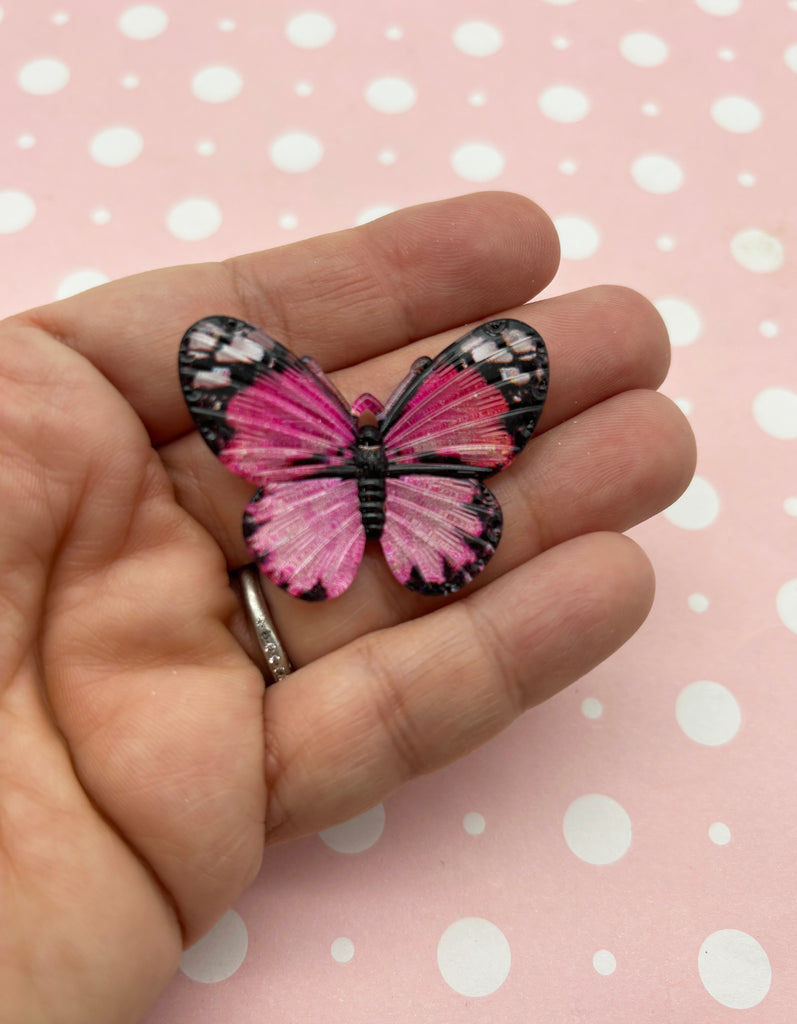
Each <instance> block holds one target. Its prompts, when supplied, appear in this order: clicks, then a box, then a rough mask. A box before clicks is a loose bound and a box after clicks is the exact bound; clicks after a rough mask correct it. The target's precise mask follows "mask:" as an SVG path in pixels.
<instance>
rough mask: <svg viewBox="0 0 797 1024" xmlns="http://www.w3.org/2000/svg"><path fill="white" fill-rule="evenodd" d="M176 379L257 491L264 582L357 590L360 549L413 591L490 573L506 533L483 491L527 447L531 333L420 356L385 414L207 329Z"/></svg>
mask: <svg viewBox="0 0 797 1024" xmlns="http://www.w3.org/2000/svg"><path fill="white" fill-rule="evenodd" d="M180 376H181V383H182V386H183V391H184V394H185V397H186V401H187V403H188V407H189V409H190V411H191V414H192V416H193V417H194V420H195V422H196V424H197V426H198V428H199V430H200V433H201V434H202V435H203V437H204V438H205V440H206V441H207V443H208V444H209V445H210V447H211V448H212V449H213V451H214V452H215V453H216V454H217V455H218V456H219V458H220V459H221V460H222V462H223V463H224V464H225V465H226V466H227V467H228V468H230V469H231V470H232V471H233V472H235V473H237V474H238V475H239V476H242V477H244V478H245V479H247V480H250V481H252V482H253V483H255V484H257V485H258V486H259V490H258V491H257V492H256V494H255V495H254V497H253V498H252V500H251V501H250V502H249V504H248V506H247V508H246V512H245V514H244V536H245V538H246V540H247V543H248V545H249V547H250V550H251V552H252V554H253V556H254V558H255V560H256V561H257V563H258V565H259V567H260V569H261V571H262V572H264V574H265V575H267V576H268V577H269V578H270V579H271V580H272V581H273V582H274V583H276V584H277V585H278V586H281V587H283V588H284V589H285V590H287V591H288V592H289V593H291V594H294V595H295V596H297V597H302V598H304V599H305V600H323V599H325V598H328V597H336V596H338V595H339V594H340V593H342V592H343V591H344V590H345V589H346V588H347V587H348V586H349V584H350V583H351V581H352V579H353V578H354V575H355V573H356V571H357V567H358V565H359V563H360V560H361V558H362V555H363V551H364V547H365V542H366V541H379V542H380V543H381V546H382V550H383V552H384V555H385V557H386V559H387V562H388V565H389V566H390V569H391V571H392V572H393V574H394V575H395V576H396V578H397V579H398V580H399V582H401V583H403V584H404V586H406V587H407V588H408V589H410V590H413V591H416V592H418V593H422V594H432V595H433V594H449V593H453V592H454V591H456V590H458V589H459V588H460V587H462V586H464V585H465V584H466V583H467V582H469V581H470V580H471V579H472V578H473V577H474V576H475V575H476V574H477V573H478V572H480V571H481V569H482V568H483V567H484V565H486V563H487V561H488V560H489V559H490V557H491V556H492V554H493V552H494V551H495V547H496V546H497V544H498V540H499V538H500V535H501V528H502V517H501V509H500V506H499V505H498V502H497V500H496V499H495V497H494V495H493V494H492V493H491V492H490V491H489V490H488V489H487V488H486V487H485V486H484V484H483V483H482V481H483V479H484V478H485V477H489V476H491V475H492V474H493V473H495V472H496V471H497V470H499V469H501V468H502V467H503V466H505V465H507V464H508V463H509V462H510V461H511V460H512V459H513V458H514V456H515V454H516V453H517V452H518V451H519V450H520V449H521V448H522V447H523V446H524V445H525V443H526V441H527V440H528V438H529V436H530V435H531V432H532V431H533V429H534V426H535V425H536V422H537V419H538V418H539V413H540V411H541V409H542V405H543V403H544V400H545V395H546V392H547V385H548V361H547V353H546V350H545V345H544V343H543V341H542V339H541V338H540V336H539V334H537V332H536V331H534V329H533V328H531V327H529V326H528V325H526V324H523V323H522V322H521V321H517V320H498V321H492V322H490V323H488V324H483V325H481V326H480V327H477V328H476V329H475V330H474V331H471V332H470V333H469V334H467V335H466V336H465V337H464V338H461V339H460V340H459V341H458V342H455V343H454V344H453V345H450V346H449V347H448V348H447V349H445V350H444V351H443V352H441V353H440V355H439V356H437V357H436V358H435V359H429V358H427V357H424V358H422V359H419V360H416V361H415V363H413V365H412V368H411V370H410V372H409V374H408V375H407V377H406V378H405V380H404V381H403V382H402V383H401V384H400V385H399V387H398V388H397V389H396V390H395V391H394V393H393V395H392V396H391V398H390V399H389V400H388V402H387V403H386V405H385V406H384V407H383V406H382V404H381V403H380V402H379V401H378V400H377V399H376V398H374V397H373V396H372V395H369V394H364V395H361V396H360V397H359V398H358V399H357V400H356V401H355V402H354V403H353V404H352V405H351V407H350V408H349V407H347V404H346V403H345V401H344V399H343V398H342V396H341V395H340V394H339V393H338V391H337V390H336V388H335V386H334V385H333V384H332V382H331V381H330V380H329V379H328V378H327V377H326V376H325V375H324V374H323V371H322V370H321V369H320V367H319V366H318V365H317V364H316V363H315V361H314V360H312V359H310V358H307V357H304V358H302V359H299V358H297V357H296V356H294V355H293V353H291V352H290V351H289V350H288V349H286V348H285V347H284V346H282V345H281V344H280V343H279V342H277V341H275V340H274V339H272V338H270V337H269V336H268V335H267V334H265V333H264V332H263V331H260V330H258V329H257V328H255V327H252V326H251V325H250V324H246V323H244V322H243V321H240V320H235V319H233V318H229V317H208V318H206V319H205V320H201V321H199V322H198V323H197V324H195V325H194V326H193V327H192V328H190V329H189V330H188V331H187V332H186V334H185V336H184V338H183V341H182V344H181V349H180Z"/></svg>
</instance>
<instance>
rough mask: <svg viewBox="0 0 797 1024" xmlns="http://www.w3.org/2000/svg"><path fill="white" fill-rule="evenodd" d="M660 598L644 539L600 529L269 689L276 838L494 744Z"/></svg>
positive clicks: (354, 809) (327, 820)
mask: <svg viewBox="0 0 797 1024" xmlns="http://www.w3.org/2000/svg"><path fill="white" fill-rule="evenodd" d="M652 597H653V576H652V572H651V569H650V566H649V563H648V562H647V559H646V558H645V556H644V555H643V554H642V552H641V551H640V549H639V548H638V547H637V546H636V545H635V544H633V542H631V541H630V540H628V539H627V538H625V537H621V536H619V535H617V534H591V535H589V536H587V537H581V538H578V539H575V540H572V541H569V542H568V543H566V544H562V545H559V546H558V547H556V548H554V549H552V550H550V551H548V552H546V553H545V554H543V555H541V556H540V557H539V558H537V559H535V560H534V561H532V562H529V563H526V564H524V565H522V566H520V567H518V568H517V569H515V570H513V571H512V572H510V573H507V574H506V575H504V576H502V577H500V578H499V579H496V580H494V581H493V582H492V583H490V584H489V586H487V587H484V588H483V589H481V590H479V591H477V592H474V593H472V594H470V595H469V596H468V597H466V598H463V599H462V600H460V601H458V602H455V603H453V604H449V605H445V606H443V607H441V608H439V609H438V610H437V611H435V612H433V613H431V614H429V615H425V616H423V617H421V618H418V619H415V620H413V621H411V622H405V623H402V624H400V625H397V626H394V627H391V628H390V629H386V630H382V631H379V632H376V633H371V634H368V635H366V636H363V637H361V638H359V639H358V640H356V641H354V642H353V643H351V644H349V645H348V646H346V647H344V648H342V649H339V650H337V651H335V652H333V653H331V654H329V655H328V656H327V657H324V658H320V659H319V660H318V661H316V662H313V663H312V664H311V665H308V666H307V667H305V668H303V669H301V670H300V671H299V672H296V673H295V674H294V675H292V676H291V677H290V678H289V679H288V680H286V681H285V683H284V684H282V683H281V684H279V685H278V686H274V687H271V688H270V689H269V690H267V692H266V702H265V710H264V714H265V730H266V779H267V784H268V789H269V794H270V795H269V804H268V811H267V817H266V835H267V839H268V841H271V842H274V841H278V840H283V839H289V838H293V837H295V836H298V835H301V834H303V833H306V832H310V831H315V830H317V829H321V828H326V827H328V826H330V825H332V824H334V823H336V822H339V821H342V820H345V819H346V818H349V817H351V816H353V815H355V814H358V813H359V812H361V811H364V810H366V809H367V808H368V807H371V806H373V805H374V804H375V803H377V802H378V801H380V800H381V799H383V798H384V797H385V796H387V795H388V794H389V793H390V792H391V791H392V790H393V789H395V788H396V787H397V786H399V785H400V784H401V783H403V782H405V781H406V780H407V779H409V778H412V777H414V776H416V775H420V774H423V773H425V772H429V771H433V770H435V769H437V768H440V767H442V766H443V765H445V764H447V763H449V762H450V761H452V760H454V759H455V758H457V757H460V756H462V755H463V754H465V753H467V752H468V751H469V750H471V749H473V748H474V747H476V746H477V745H479V744H480V743H483V742H484V741H485V740H487V739H488V738H490V737H491V736H493V735H495V734H496V733H497V732H499V731H500V730H501V729H503V728H505V727H506V726H507V725H509V724H510V722H511V721H512V720H513V719H515V718H516V717H517V716H518V715H519V714H520V713H521V712H523V711H524V710H526V709H527V708H528V707H531V706H532V705H534V704H537V703H539V702H541V701H543V700H545V699H547V698H548V697H550V696H552V695H553V694H554V693H556V692H557V691H559V690H561V689H562V688H564V687H565V686H567V685H568V684H569V683H571V682H573V681H574V680H576V679H577V678H579V677H580V676H581V675H583V674H584V673H585V672H586V671H588V670H589V669H591V668H592V667H594V666H595V665H596V664H598V663H599V662H600V661H602V660H603V659H604V658H606V657H607V656H608V655H609V654H611V653H612V652H613V651H614V650H616V649H617V648H618V647H620V646H621V645H622V644H623V643H624V642H625V641H626V640H627V639H628V637H629V636H631V634H632V633H633V632H634V630H635V629H637V627H638V626H639V625H640V624H641V622H642V621H643V620H644V618H645V616H646V614H647V611H648V609H649V607H650V603H651V601H652Z"/></svg>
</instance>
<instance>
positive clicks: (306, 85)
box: [293, 82, 313, 96]
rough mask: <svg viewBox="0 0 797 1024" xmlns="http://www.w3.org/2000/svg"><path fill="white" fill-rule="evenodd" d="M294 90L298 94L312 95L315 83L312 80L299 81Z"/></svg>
mask: <svg viewBox="0 0 797 1024" xmlns="http://www.w3.org/2000/svg"><path fill="white" fill-rule="evenodd" d="M293 91H294V92H295V93H296V95H297V96H312V94H313V83H312V82H297V83H296V85H295V86H294V87H293Z"/></svg>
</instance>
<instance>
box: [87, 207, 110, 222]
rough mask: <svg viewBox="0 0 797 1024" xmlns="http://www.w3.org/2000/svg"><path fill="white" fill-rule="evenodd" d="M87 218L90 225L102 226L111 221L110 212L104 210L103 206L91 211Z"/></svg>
mask: <svg viewBox="0 0 797 1024" xmlns="http://www.w3.org/2000/svg"><path fill="white" fill-rule="evenodd" d="M89 218H90V220H91V223H92V224H97V225H99V226H102V225H103V224H107V223H108V221H109V220H110V219H111V211H110V210H106V209H105V207H104V206H97V207H95V209H93V210H92V211H91V213H90V214H89Z"/></svg>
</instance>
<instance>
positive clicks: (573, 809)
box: [562, 793, 631, 864]
mask: <svg viewBox="0 0 797 1024" xmlns="http://www.w3.org/2000/svg"><path fill="white" fill-rule="evenodd" d="M562 831H563V833H564V837H565V842H566V843H567V845H568V846H569V847H570V849H571V850H572V852H573V853H574V854H575V855H576V857H578V858H579V859H580V860H583V861H586V863H587V864H613V863H614V861H617V860H619V859H620V858H621V857H623V856H624V855H625V854H626V853H627V852H628V848H629V847H630V845H631V819H630V818H629V817H628V814H627V813H626V810H625V808H624V807H622V806H621V805H620V804H619V803H618V802H617V801H616V800H613V799H612V798H611V797H610V796H604V795H603V794H601V793H588V794H587V795H586V796H580V797H579V798H578V799H577V800H574V801H573V803H572V804H570V806H569V807H568V808H567V811H566V812H565V816H564V821H563V823H562Z"/></svg>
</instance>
